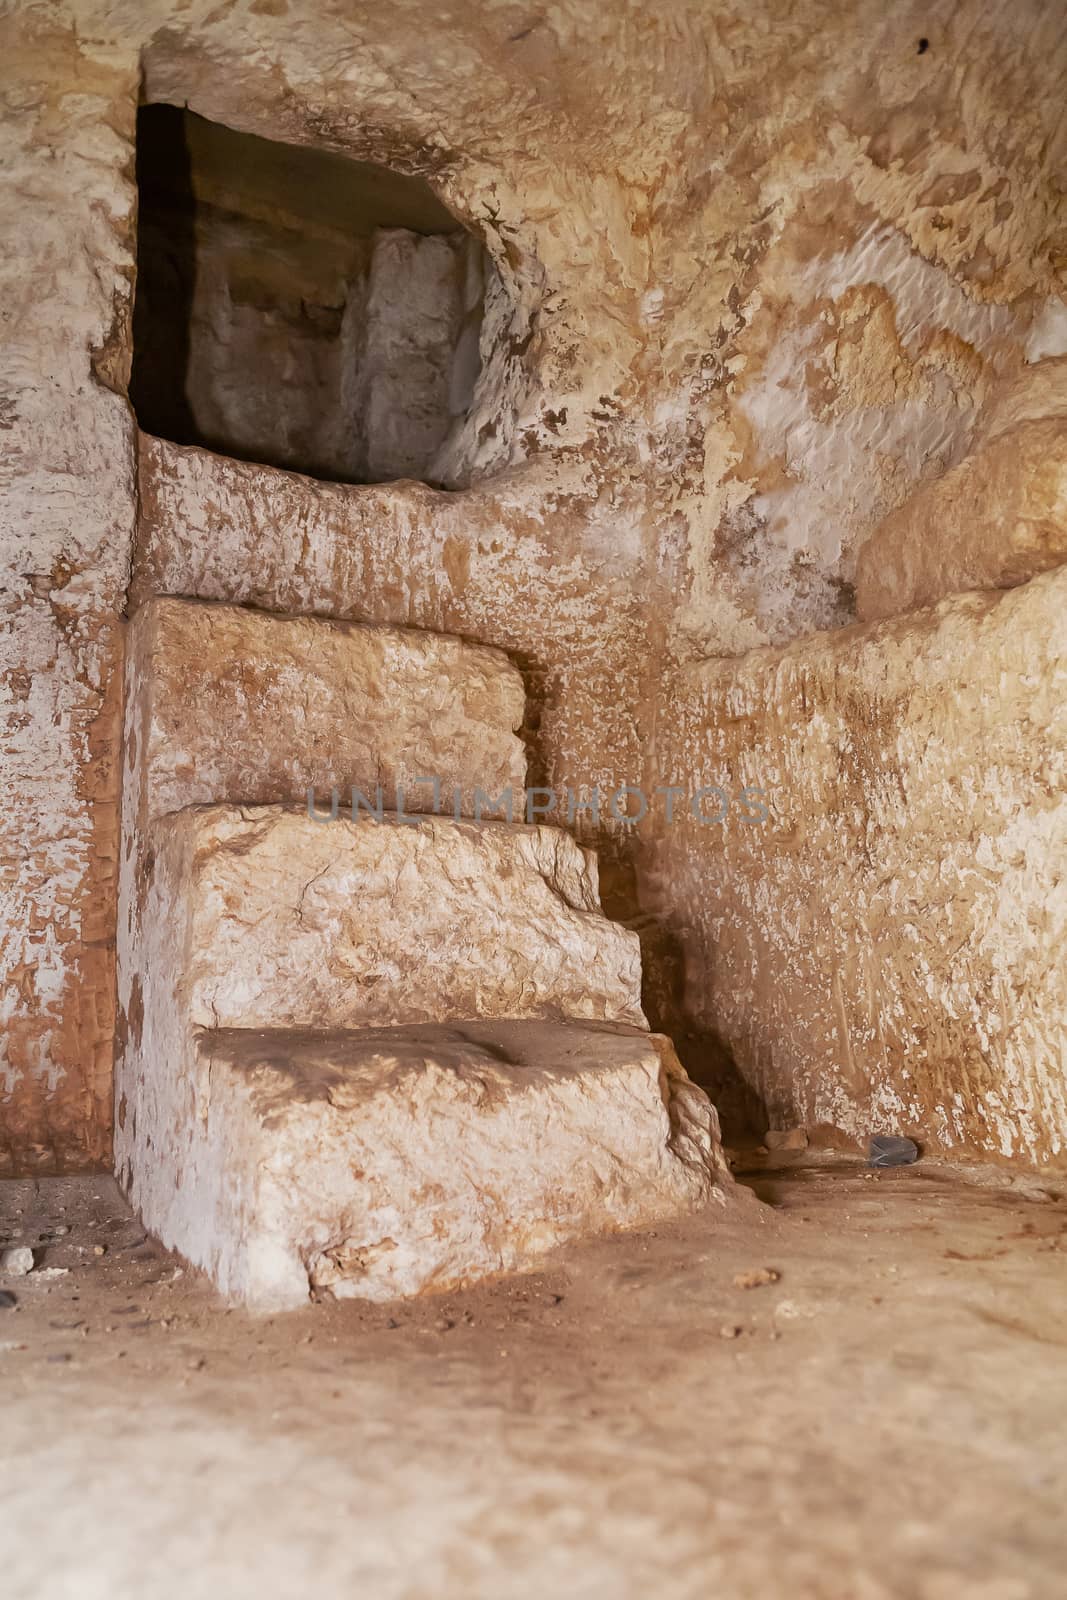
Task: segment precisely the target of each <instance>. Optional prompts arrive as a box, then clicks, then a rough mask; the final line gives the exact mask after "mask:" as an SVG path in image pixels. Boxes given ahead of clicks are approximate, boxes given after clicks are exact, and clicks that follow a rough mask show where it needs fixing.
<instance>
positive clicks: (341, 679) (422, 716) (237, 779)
mask: <svg viewBox="0 0 1067 1600" xmlns="http://www.w3.org/2000/svg"><path fill="white" fill-rule="evenodd" d="M522 719H523V686H522V678H521V677H520V675H519V673H518V672H517V671H516V670H515V668H514V667H512V666H511V665H510V663H509V662H508V661H507V659H506V657H504V656H503V655H502V654H501V653H500V652H499V651H495V650H488V649H486V648H484V647H480V646H477V645H466V644H464V643H462V642H461V641H460V640H458V639H451V638H446V637H443V636H441V635H439V634H432V633H427V632H418V631H416V630H415V629H403V630H402V629H397V628H375V627H355V626H352V625H349V624H345V623H343V622H328V621H326V620H324V619H322V618H319V617H292V618H279V617H270V616H264V615H262V614H261V613H258V612H255V611H249V610H246V609H242V608H240V607H237V606H206V605H200V604H195V603H193V602H189V601H182V600H170V599H159V600H152V601H149V602H148V604H146V605H144V606H142V607H141V609H140V610H139V611H138V612H137V614H136V615H135V617H134V618H133V621H132V622H131V624H130V627H129V633H128V639H127V706H126V729H127V731H126V760H127V766H128V771H129V778H128V782H130V783H131V784H135V785H142V784H143V786H144V810H143V812H142V817H141V825H142V826H143V825H144V823H145V822H146V821H148V820H151V819H152V818H154V817H157V816H160V815H162V814H163V813H165V812H168V811H176V810H178V809H179V808H181V807H182V806H189V805H198V804H204V803H208V802H211V801H223V800H233V801H238V802H263V803H271V802H281V803H289V804H297V803H299V804H303V803H304V801H305V796H306V792H307V789H308V788H309V787H311V788H312V789H313V790H314V793H315V795H316V796H317V797H319V798H323V797H325V798H326V800H327V804H328V800H329V796H330V793H331V790H332V789H334V788H337V789H338V791H339V796H338V798H339V804H342V805H348V804H349V803H350V797H351V789H352V787H353V785H354V786H355V787H356V788H357V789H359V790H360V791H361V793H363V794H364V795H365V796H366V799H367V801H368V804H370V805H374V804H376V802H377V799H378V790H379V787H380V789H381V801H382V804H383V805H384V807H385V809H386V810H389V811H394V810H396V808H397V787H398V784H400V785H402V786H404V791H405V792H404V796H403V802H404V810H405V811H406V812H409V813H410V812H418V811H429V810H432V809H433V806H434V803H435V798H436V801H437V803H438V805H439V808H441V809H444V810H446V811H454V810H455V809H456V806H457V805H458V809H459V811H460V814H462V815H471V814H472V812H473V807H474V804H475V798H476V797H475V792H474V791H475V788H479V787H480V788H481V789H482V790H483V792H484V793H485V794H487V795H489V796H492V797H494V798H495V797H496V796H497V795H498V794H499V793H500V791H501V790H503V789H506V788H508V787H509V786H510V787H512V788H513V789H514V790H515V805H516V809H517V812H518V814H520V815H521V812H522V789H523V785H524V783H525V773H526V756H525V751H524V750H523V746H522V742H521V740H519V739H518V738H517V737H516V736H515V733H514V730H515V729H516V728H518V727H520V726H521V724H522ZM420 778H421V779H431V778H436V779H437V780H439V787H438V790H437V793H436V797H435V791H434V788H433V786H432V784H427V783H426V782H423V783H416V782H415V781H414V780H416V779H420ZM457 796H458V800H457V799H456V797H457Z"/></svg>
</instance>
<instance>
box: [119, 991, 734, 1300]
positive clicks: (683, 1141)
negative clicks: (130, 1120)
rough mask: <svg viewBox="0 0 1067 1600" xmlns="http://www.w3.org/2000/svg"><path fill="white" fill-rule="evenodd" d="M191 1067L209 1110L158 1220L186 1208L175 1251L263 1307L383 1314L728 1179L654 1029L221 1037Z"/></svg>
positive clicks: (154, 1180)
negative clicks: (359, 1308)
mask: <svg viewBox="0 0 1067 1600" xmlns="http://www.w3.org/2000/svg"><path fill="white" fill-rule="evenodd" d="M186 1067H187V1073H188V1075H189V1077H190V1079H191V1080H192V1082H193V1084H194V1086H195V1087H194V1094H195V1095H196V1096H197V1098H198V1099H199V1098H201V1097H202V1100H203V1112H202V1115H201V1116H200V1117H197V1118H188V1119H186V1127H185V1132H184V1136H182V1144H181V1148H180V1152H179V1156H180V1160H181V1164H182V1172H183V1184H182V1194H181V1195H180V1196H179V1197H175V1196H173V1195H170V1196H168V1195H166V1193H160V1191H164V1190H165V1186H166V1184H167V1182H168V1179H169V1178H170V1176H171V1175H170V1174H169V1173H168V1172H166V1171H165V1170H164V1171H159V1170H155V1171H154V1170H153V1168H152V1166H151V1163H146V1164H145V1165H144V1168H143V1172H144V1180H143V1188H142V1194H143V1198H142V1206H143V1207H144V1208H145V1211H146V1213H147V1214H148V1215H151V1216H152V1217H156V1218H161V1213H160V1210H159V1206H160V1204H162V1205H163V1207H164V1214H165V1213H166V1210H167V1206H168V1200H169V1202H170V1209H169V1215H167V1216H166V1220H160V1221H159V1223H158V1226H159V1230H160V1233H161V1236H162V1238H163V1240H164V1242H165V1243H168V1244H174V1245H176V1246H177V1247H178V1248H180V1249H181V1250H182V1252H183V1253H184V1254H185V1255H186V1256H187V1257H188V1258H189V1259H190V1260H192V1261H193V1262H194V1263H195V1264H196V1265H198V1266H202V1267H205V1268H206V1269H207V1270H208V1271H209V1272H210V1274H211V1277H212V1279H213V1280H214V1282H215V1283H216V1284H217V1286H218V1287H219V1288H220V1289H221V1290H222V1292H223V1293H224V1294H226V1295H227V1296H230V1297H232V1298H237V1299H241V1300H244V1301H246V1302H249V1303H250V1304H252V1305H253V1306H256V1307H257V1308H260V1309H263V1310H273V1309H286V1308H291V1307H292V1308H295V1307H298V1306H300V1305H301V1304H304V1303H306V1301H307V1298H308V1292H309V1287H310V1288H311V1289H314V1290H319V1291H324V1292H329V1293H331V1294H333V1295H335V1296H337V1297H338V1298H348V1297H358V1298H363V1299H369V1300H385V1299H390V1298H392V1297H394V1296H410V1295H415V1294H419V1293H424V1292H427V1291H433V1290H438V1291H440V1290H446V1289H452V1288H456V1287H458V1286H459V1285H461V1284H464V1283H468V1282H471V1281H476V1280H477V1279H479V1278H484V1277H487V1276H490V1275H492V1274H494V1273H497V1272H505V1271H515V1270H521V1269H523V1268H529V1267H531V1266H533V1265H536V1263H537V1261H538V1258H539V1257H540V1256H541V1255H543V1253H544V1252H545V1251H546V1250H549V1249H551V1248H552V1247H553V1246H554V1245H557V1244H561V1243H563V1242H565V1241H566V1240H569V1239H574V1238H577V1237H580V1236H582V1235H584V1234H589V1233H592V1232H598V1231H603V1230H604V1229H606V1228H613V1227H625V1226H634V1225H638V1224H641V1223H649V1222H654V1221H656V1220H658V1219H660V1218H663V1217H666V1216H670V1215H677V1214H678V1212H679V1211H683V1210H685V1209H687V1208H689V1207H691V1206H694V1205H696V1204H699V1203H700V1202H702V1201H705V1200H707V1199H708V1198H709V1196H710V1194H711V1193H712V1192H713V1184H714V1182H715V1181H716V1180H718V1182H719V1184H720V1185H725V1184H727V1183H728V1182H729V1179H728V1176H727V1174H726V1171H725V1168H724V1166H723V1165H722V1162H721V1157H720V1155H719V1153H718V1142H717V1139H718V1125H717V1122H716V1120H715V1113H714V1111H713V1110H712V1108H711V1106H710V1104H709V1103H708V1100H707V1098H706V1096H705V1095H703V1094H702V1093H701V1092H700V1091H699V1090H696V1089H695V1088H694V1087H693V1085H691V1084H689V1083H688V1080H687V1079H686V1078H685V1075H684V1073H682V1072H681V1069H680V1068H679V1067H678V1065H677V1061H676V1059H675V1057H674V1052H673V1049H672V1048H671V1046H670V1044H669V1042H668V1041H667V1040H666V1039H663V1038H662V1037H660V1036H657V1035H654V1034H648V1033H646V1032H642V1031H639V1030H633V1029H625V1028H609V1027H603V1026H601V1027H595V1026H590V1025H581V1026H579V1025H576V1024H574V1023H571V1024H559V1023H545V1022H494V1023H487V1022H465V1023H463V1024H462V1025H456V1026H452V1027H445V1028H442V1027H432V1026H429V1027H427V1026H423V1027H418V1026H416V1027H407V1028H393V1029H378V1030H372V1031H369V1032H365V1033H360V1032H352V1033H348V1034H335V1035H323V1034H301V1033H295V1034H294V1033H286V1032H279V1033H271V1032H246V1031H229V1030H221V1031H214V1032H207V1033H203V1034H201V1035H200V1039H199V1044H198V1048H197V1051H196V1055H195V1059H191V1060H190V1061H189V1062H188V1063H187V1064H186ZM719 1192H720V1198H721V1197H722V1195H723V1190H722V1189H721V1188H720V1191H719ZM157 1195H158V1199H157ZM175 1201H176V1203H175Z"/></svg>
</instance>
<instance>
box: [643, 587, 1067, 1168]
mask: <svg viewBox="0 0 1067 1600" xmlns="http://www.w3.org/2000/svg"><path fill="white" fill-rule="evenodd" d="M1065 619H1067V569H1061V570H1060V571H1058V572H1055V573H1049V574H1047V575H1046V576H1044V577H1041V578H1034V579H1033V580H1031V582H1030V583H1028V584H1024V585H1023V586H1022V587H1020V588H1018V589H1014V590H1011V591H1010V592H1008V593H1005V594H988V593H986V594H975V595H967V596H963V597H960V598H958V599H955V600H951V601H946V602H944V603H943V604H942V605H941V606H940V607H938V608H937V609H936V610H932V611H927V612H923V613H921V614H919V615H915V616H910V617H900V618H895V619H893V620H892V621H889V622H883V623H879V624H876V625H873V626H870V627H862V628H861V627H857V628H850V629H845V630H843V631H842V632H840V633H837V634H833V635H830V636H826V635H822V636H819V637H816V638H813V639H809V640H805V641H802V642H800V643H798V644H795V645H792V646H790V647H789V648H788V649H785V650H761V651H754V652H752V653H751V654H750V655H748V656H746V657H744V658H743V659H742V660H740V661H736V662H722V663H719V664H717V665H715V666H713V667H706V668H704V669H702V670H701V671H700V672H699V673H693V674H692V675H691V676H690V677H689V679H688V680H687V681H686V683H685V685H684V687H683V686H679V689H678V691H677V701H676V706H677V712H678V721H677V722H676V724H675V730H674V735H673V737H675V738H676V739H677V741H678V744H679V745H680V747H681V748H683V749H685V750H686V751H688V752H690V753H691V759H692V761H693V768H692V769H691V770H693V773H694V781H703V782H706V783H721V784H725V785H727V786H728V787H729V789H730V791H731V792H736V791H737V790H738V789H739V788H741V787H742V786H744V785H746V784H759V785H761V786H762V787H763V788H764V790H765V798H766V803H767V806H768V810H769V820H768V821H767V823H766V825H764V826H751V825H749V826H742V825H740V824H738V825H736V826H735V825H734V823H733V818H732V817H731V820H730V822H729V823H728V824H727V825H726V826H724V827H722V828H702V827H699V826H698V825H696V824H694V823H693V822H692V821H691V820H689V819H686V818H683V820H682V822H681V823H680V824H679V825H678V826H676V827H674V828H673V829H671V830H668V831H667V832H665V833H664V835H663V837H662V840H661V842H660V852H661V854H660V861H661V871H664V872H667V871H669V873H670V881H671V882H672V883H677V882H694V883H699V884H701V886H702V895H701V905H700V909H699V912H698V914H697V915H696V916H695V917H694V921H693V925H692V928H691V929H687V930H686V958H687V961H688V963H689V964H690V968H691V970H694V971H700V972H703V973H705V974H706V975H707V976H706V979H705V981H704V983H703V984H702V985H701V988H700V992H699V994H694V995H693V1005H694V1010H695V1012H696V1016H695V1019H694V1024H693V1026H694V1030H696V1029H701V1028H702V1029H703V1030H704V1031H705V1032H707V1033H710V1032H711V1031H712V1030H714V1031H715V1035H716V1036H717V1037H718V1038H720V1039H722V1040H723V1042H724V1043H725V1044H726V1045H727V1046H728V1048H729V1050H730V1052H731V1059H732V1062H733V1063H734V1072H735V1074H736V1075H737V1077H738V1078H739V1079H740V1081H741V1082H742V1083H743V1084H744V1085H745V1086H746V1088H747V1091H748V1092H749V1093H750V1094H751V1095H752V1097H753V1099H754V1101H755V1102H756V1104H758V1105H761V1106H762V1108H763V1109H764V1111H765V1114H766V1116H767V1118H768V1120H769V1121H770V1122H771V1123H772V1124H773V1125H776V1126H778V1127H789V1126H792V1125H793V1124H798V1123H803V1124H804V1125H805V1126H806V1127H808V1128H818V1127H820V1126H821V1127H834V1128H838V1129H841V1130H842V1131H843V1132H844V1133H846V1134H848V1135H849V1136H850V1137H851V1138H853V1139H855V1140H857V1141H861V1142H863V1143H866V1140H867V1138H868V1137H869V1135H870V1134H871V1133H872V1132H879V1131H882V1130H885V1129H890V1130H892V1129H904V1130H907V1131H908V1132H909V1133H911V1132H912V1131H913V1130H914V1131H915V1133H916V1135H917V1136H921V1139H922V1141H923V1145H924V1148H926V1147H940V1148H942V1149H949V1150H955V1151H957V1152H963V1151H968V1152H973V1153H979V1154H982V1155H985V1156H994V1157H1012V1158H1014V1159H1016V1160H1025V1161H1028V1162H1047V1161H1052V1160H1059V1161H1061V1162H1062V1161H1063V1160H1064V1158H1065V1156H1067V1075H1065V1072H1064V1062H1065V1060H1067V626H1065ZM715 1098H716V1100H718V1099H719V1095H718V1092H717V1090H716V1092H715ZM720 1109H721V1106H720Z"/></svg>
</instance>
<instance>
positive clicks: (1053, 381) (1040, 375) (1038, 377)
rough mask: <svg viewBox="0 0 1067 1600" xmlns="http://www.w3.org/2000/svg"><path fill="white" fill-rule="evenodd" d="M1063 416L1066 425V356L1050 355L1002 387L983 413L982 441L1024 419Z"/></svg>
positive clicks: (1033, 420)
mask: <svg viewBox="0 0 1067 1600" xmlns="http://www.w3.org/2000/svg"><path fill="white" fill-rule="evenodd" d="M1056 417H1058V418H1060V419H1061V420H1062V421H1063V422H1064V423H1065V425H1067V356H1049V357H1047V358H1046V359H1045V360H1044V361H1035V362H1033V363H1032V365H1029V366H1025V367H1024V368H1023V369H1022V371H1021V372H1020V373H1018V374H1017V375H1016V377H1015V378H1014V379H1013V380H1012V382H1010V383H1008V384H1006V385H1005V386H1004V387H1003V388H1002V389H1000V390H999V391H998V392H997V393H996V394H995V395H994V396H993V397H992V399H991V400H990V402H989V405H988V406H987V407H986V410H985V412H984V413H983V421H982V431H981V435H980V442H982V443H984V442H986V441H987V440H990V439H995V438H996V437H997V435H998V434H1001V433H1006V432H1007V431H1008V430H1009V429H1011V428H1016V427H1018V426H1019V424H1020V423H1022V422H1048V421H1051V420H1052V419H1053V418H1056Z"/></svg>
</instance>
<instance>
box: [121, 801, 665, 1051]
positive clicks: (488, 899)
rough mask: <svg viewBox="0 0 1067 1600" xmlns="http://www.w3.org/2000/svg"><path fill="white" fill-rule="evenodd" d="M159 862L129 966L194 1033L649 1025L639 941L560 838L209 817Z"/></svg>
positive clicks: (173, 828)
mask: <svg viewBox="0 0 1067 1600" xmlns="http://www.w3.org/2000/svg"><path fill="white" fill-rule="evenodd" d="M152 845H153V867H152V878H151V883H150V886H149V887H148V888H147V890H146V892H145V900H144V904H143V909H142V915H141V924H140V926H141V932H140V934H139V935H138V937H137V938H136V939H134V940H132V942H131V950H130V958H131V959H132V960H133V961H134V962H135V963H137V964H138V965H139V966H140V967H141V968H142V970H143V984H144V986H145V989H146V994H148V993H154V992H156V991H158V990H159V988H160V986H161V985H163V984H168V983H169V984H170V986H171V988H172V992H173V993H174V995H175V997H176V1003H177V1007H178V1012H177V1015H179V1016H180V1017H181V1018H182V1020H183V1022H184V1024H185V1025H191V1026H199V1027H229V1028H289V1027H303V1028H351V1027H367V1026H378V1025H385V1024H396V1023H409V1022H447V1021H451V1020H453V1019H456V1018H460V1019H464V1018H470V1017H489V1018H492V1017H557V1018H563V1017H577V1018H582V1019H590V1020H597V1021H609V1022H625V1023H630V1024H634V1025H637V1026H639V1027H644V1026H646V1023H645V1019H644V1015H643V1013H642V1010H641V964H640V948H639V944H638V940H637V936H636V934H633V933H630V932H628V931H627V930H626V929H625V928H622V927H620V926H619V925H618V924H616V923H613V922H609V921H608V920H607V919H606V918H605V917H604V916H603V914H602V913H601V911H600V909H599V896H598V886H597V870H596V857H595V855H594V854H593V852H592V851H588V850H584V849H582V848H581V846H579V845H578V844H577V843H576V842H575V841H574V840H573V839H572V838H570V836H569V835H568V834H565V833H563V832H561V831H560V830H559V829H557V828H549V827H525V826H522V825H521V824H517V823H516V824H514V825H510V824H507V823H502V822H481V823H475V822H454V821H451V820H448V821H446V820H445V819H443V818H439V817H434V818H426V819H423V820H420V821H418V822H415V823H403V822H400V821H399V820H397V819H396V818H395V817H388V816H387V817H385V818H384V819H383V820H382V821H381V822H378V821H376V820H374V819H372V818H370V817H366V816H364V817H362V818H361V819H360V820H359V821H357V822H353V821H351V820H349V819H347V818H345V817H343V816H340V817H338V819H337V820H336V821H322V822H316V821H313V820H312V819H311V818H310V817H309V816H308V815H307V813H306V811H305V812H300V811H290V810H284V809H282V808H280V807H274V806H246V807H237V806H209V807H203V808H191V809H187V810H185V811H180V812H175V813H173V814H172V815H169V816H166V817H163V818H161V819H159V821H158V822H157V823H156V824H155V825H154V827H153V835H152ZM146 1004H147V999H146Z"/></svg>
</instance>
